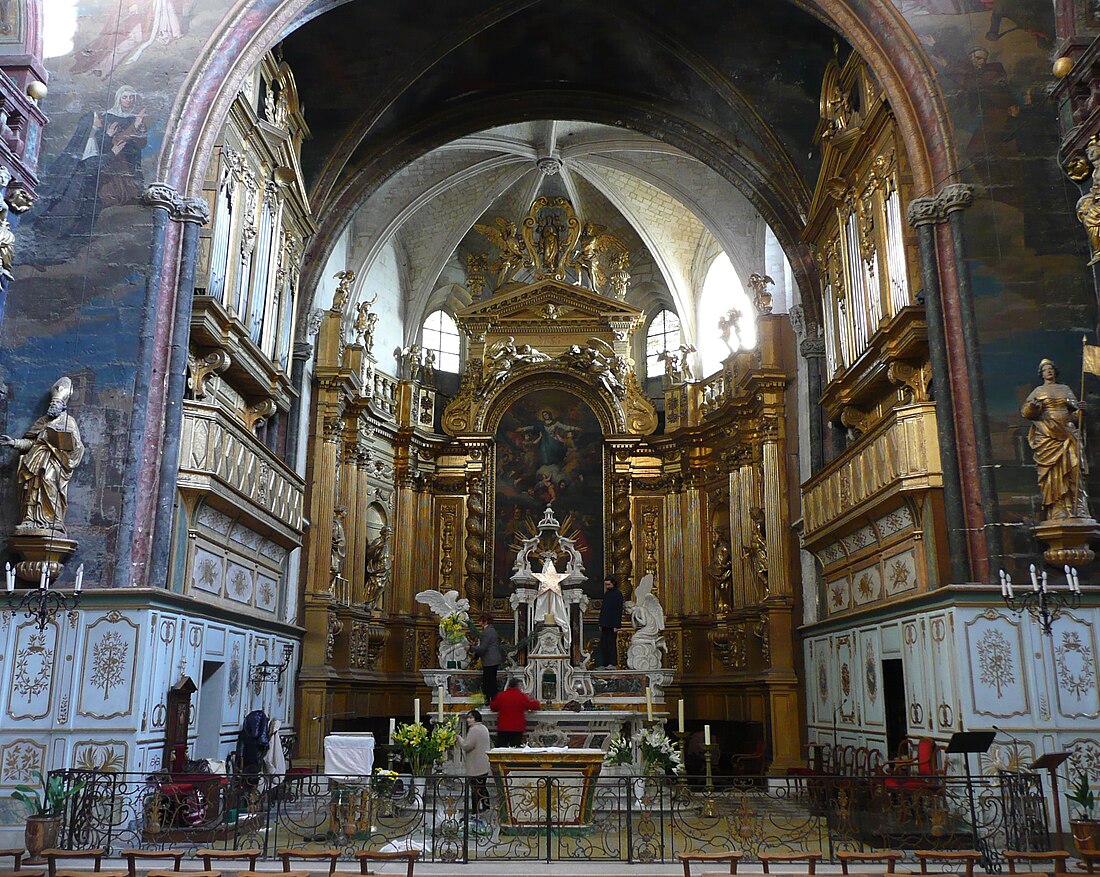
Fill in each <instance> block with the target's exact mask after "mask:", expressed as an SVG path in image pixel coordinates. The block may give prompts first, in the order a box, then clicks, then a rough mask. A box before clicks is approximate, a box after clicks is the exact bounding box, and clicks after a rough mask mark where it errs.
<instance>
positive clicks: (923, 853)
mask: <svg viewBox="0 0 1100 877" xmlns="http://www.w3.org/2000/svg"><path fill="white" fill-rule="evenodd" d="M913 855H914V856H916V857H917V861H919V862H920V872H921V873H922V874H930V873H935V872H932V871H929V870H928V863H929V862H951V863H952V864H956V865H957V864H959V863H960V862H962V863H963V864H964V868H963V871H962V873H963V874H964V875H965V877H974V866H975V865H976V864H977V863H978V861H979V860H980V859H981V857H982V854H981V853H979V852H978V851H977V850H914V851H913Z"/></svg>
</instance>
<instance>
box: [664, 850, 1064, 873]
mask: <svg viewBox="0 0 1100 877" xmlns="http://www.w3.org/2000/svg"><path fill="white" fill-rule="evenodd" d="M903 855H904V854H903V853H902V852H901V850H878V851H875V852H866V853H859V852H850V851H847V850H841V851H839V852H837V854H836V857H837V859H838V860H839V861H840V870H841V873H842V874H856V873H857V872H855V871H853V870H851V869H852V868H853V867H855V868H861V869H865V870H866V869H868V868H870V867H871V866H876V865H877V866H882V867H880V868H878V869H877V870H876V871H875V872H874V873H885V874H895V873H897V866H898V862H900V861H901V860H902V856H903ZM913 855H914V856H916V858H917V861H918V862H919V863H920V873H921V874H934V873H938V871H937V869H936V868H934V867H932V866H934V865H944V864H946V865H950V866H951V867H953V868H957V869H958V870H957V871H953V872H952V873H958V874H962V875H965V877H974V869H975V867H976V866H977V864H978V862H979V861H980V860H981V857H982V854H981V853H979V852H978V851H977V850H915V851H914V853H913ZM742 856H744V853H741V852H726V853H679V854H678V856H677V857H678V858H679V860H680V862H681V864H683V866H684V877H691V863H692V862H698V863H700V864H702V865H715V864H725V865H728V866H729V873H730V874H736V873H737V864H738V862H740V861H741V858H742ZM1004 857H1005V861H1006V862H1007V863H1008V873H1009V874H1023V873H1052V872H1053V873H1064V872H1066V871H1068V870H1069V865H1068V863H1069V853H1067V852H1065V851H1064V850H1054V851H1048V852H1017V851H1011V850H1010V851H1007V852H1005V853H1004ZM820 859H821V853H761V854H760V865H761V867H762V868H763V871H764V873H765V874H771V873H777V872H773V871H772V868H774V867H775V866H777V865H787V866H791V865H795V866H803V867H802V868H800V869H799V870H798V872H797V874H800V875H801V874H807V875H808V874H816V873H817V863H818V861H819V860H820ZM1044 862H1050V863H1051V865H1052V866H1053V867H1052V868H1051V869H1050V870H1048V871H1043V872H1036V871H1035V870H1034V869H1035V868H1036V866H1037V865H1040V864H1042V863H1044ZM1021 866H1026V867H1024V868H1023V869H1022V870H1021ZM788 873H791V872H788ZM859 873H861V874H862V873H864V871H860V872H859ZM716 874H717V872H709V873H704V874H703V877H713V875H716ZM719 877H720V875H719Z"/></svg>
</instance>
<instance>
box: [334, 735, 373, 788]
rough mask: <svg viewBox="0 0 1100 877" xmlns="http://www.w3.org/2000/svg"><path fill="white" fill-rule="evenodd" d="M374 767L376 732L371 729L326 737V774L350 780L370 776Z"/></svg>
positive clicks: (336, 778) (337, 778)
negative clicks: (370, 730)
mask: <svg viewBox="0 0 1100 877" xmlns="http://www.w3.org/2000/svg"><path fill="white" fill-rule="evenodd" d="M373 769H374V734H372V733H370V732H369V731H365V732H361V733H354V732H346V733H343V734H329V735H328V736H327V737H325V775H326V776H328V777H331V778H332V779H334V780H340V781H341V782H349V781H352V780H355V779H358V778H360V777H369V776H370V774H371V771H372V770H373Z"/></svg>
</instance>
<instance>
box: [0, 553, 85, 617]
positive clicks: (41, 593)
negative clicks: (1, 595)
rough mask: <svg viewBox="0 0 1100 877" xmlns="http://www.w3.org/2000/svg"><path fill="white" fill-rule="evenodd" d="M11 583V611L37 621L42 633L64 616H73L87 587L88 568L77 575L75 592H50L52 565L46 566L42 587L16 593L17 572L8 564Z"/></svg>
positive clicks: (9, 607) (8, 583) (78, 569)
mask: <svg viewBox="0 0 1100 877" xmlns="http://www.w3.org/2000/svg"><path fill="white" fill-rule="evenodd" d="M4 572H5V574H6V579H7V595H8V611H10V612H13V613H14V612H22V613H23V614H24V615H26V616H27V618H30V619H32V620H33V621H34V624H35V627H37V628H38V630H40V631H41V630H45V629H46V625H47V624H49V623H50V622H51V621H53V620H54V619H55V618H56V617H57V615H58V613H60V612H71V611H73V610H74V609H76V607H77V606H78V605H80V588H81V586H82V585H83V584H84V564H80V566H79V567H78V568H77V571H76V586H75V587H74V588H73V590H72V592H71V593H69V592H65V591H58V590H53V589H51V588H50V573H51V569H50V565H49V564H48V563H43V564H42V568H41V577H40V578H39V581H38V587H37V588H33V589H31V590H26V591H16V590H15V569H14V568H13V567H12V565H11V564H10V563H9V564H5V568H4Z"/></svg>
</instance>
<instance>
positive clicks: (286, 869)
mask: <svg viewBox="0 0 1100 877" xmlns="http://www.w3.org/2000/svg"><path fill="white" fill-rule="evenodd" d="M278 854H279V858H280V859H282V860H283V873H284V874H292V873H294V872H293V871H292V870H291V868H290V862H291V859H297V860H298V861H305V862H321V861H324V860H325V859H328V874H329V877H346V875H349V874H353V873H360V874H361V873H363V871H362V865H360V870H359V871H357V872H353V871H338V870H336V865H337V863H338V862H339V861H340V851H339V850H336V849H332V850H307V849H305V848H303V847H291V848H287V849H283V850H279V851H278ZM314 874H316V872H314Z"/></svg>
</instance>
